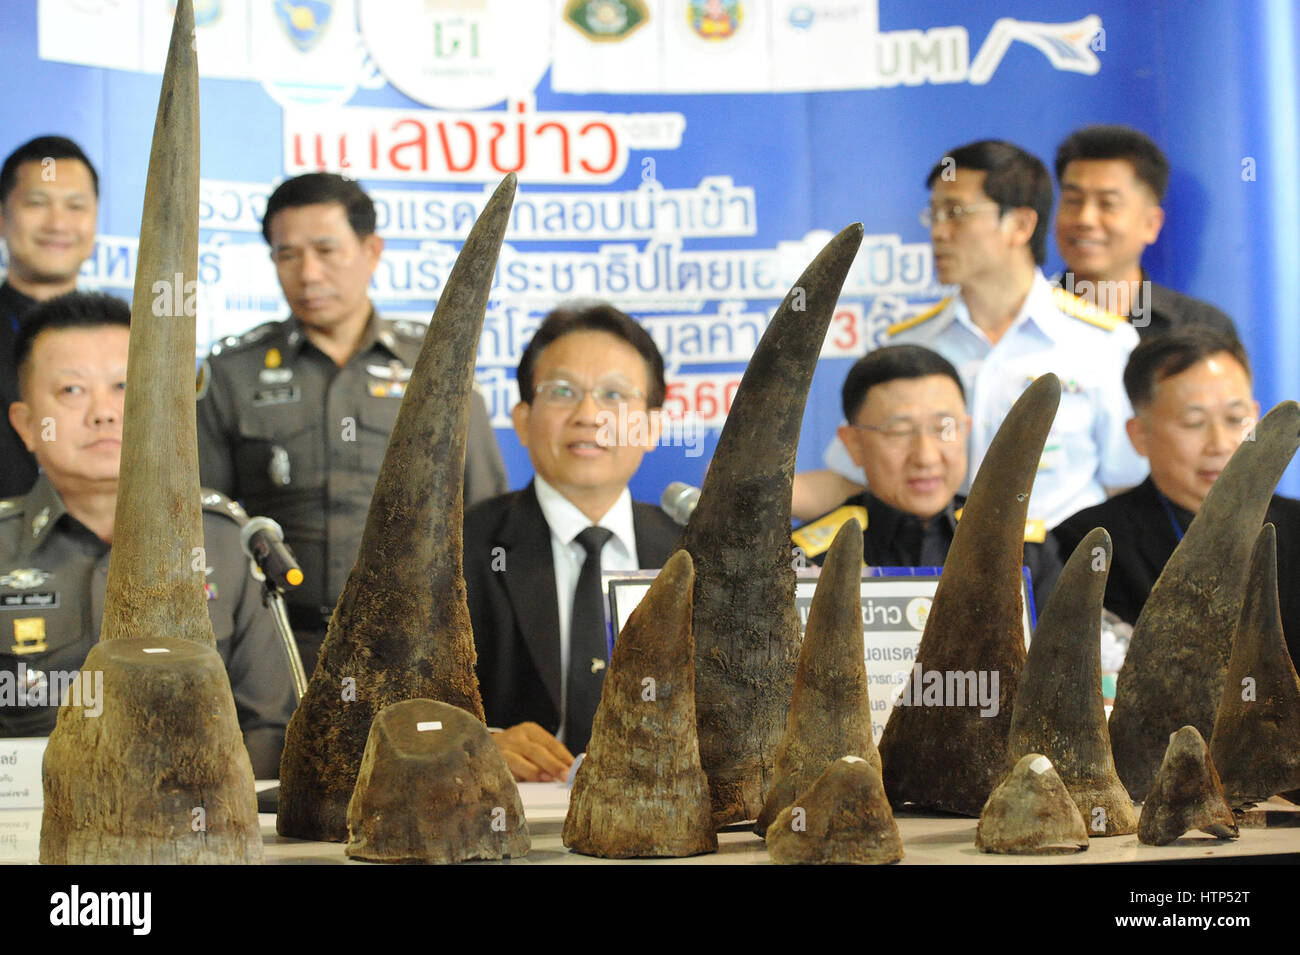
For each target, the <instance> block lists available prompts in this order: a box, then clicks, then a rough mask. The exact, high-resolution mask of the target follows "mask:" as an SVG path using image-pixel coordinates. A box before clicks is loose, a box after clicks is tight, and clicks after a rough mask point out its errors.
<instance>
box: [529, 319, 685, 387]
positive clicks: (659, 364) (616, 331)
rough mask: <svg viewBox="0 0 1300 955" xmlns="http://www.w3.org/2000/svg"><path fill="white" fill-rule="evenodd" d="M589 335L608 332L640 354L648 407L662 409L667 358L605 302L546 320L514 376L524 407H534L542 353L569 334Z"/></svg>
mask: <svg viewBox="0 0 1300 955" xmlns="http://www.w3.org/2000/svg"><path fill="white" fill-rule="evenodd" d="M588 331H590V332H607V333H608V334H610V335H613V336H614V337H615V338H621V339H622V340H623V341H625V342H627V343H628V344H629V345H631V346H632V347H633V348H635V349H636V350H637V351H638V352H639V353H640V355H641V357H642V358H644V359H645V363H646V368H647V370H648V371H649V375H648V376H647V377H648V378H649V380H650V393H649V394H648V395H646V406H647V407H650V408H661V407H663V403H664V394H665V392H666V391H667V388H666V386H665V385H664V356H663V355H661V354H660V353H659V346H658V345H656V344H655V340H654V339H653V338H651V337H650V333H649V332H647V331H646V330H645V329H644V328H642V327H641V325H640V323H639V322H637V320H636V319H634V318H633V317H632V316H630V315H627V314H625V313H623V312H620V311H619V310H618V309H616V308H615V307H614V306H613V305H607V304H605V303H603V302H602V303H599V304H594V305H582V306H568V307H566V306H562V307H560V308H557V309H555V310H554V311H552V312H551V313H550V314H549V315H547V316H546V318H545V319H543V321H542V324H541V325H540V326H539V327H538V329H537V331H536V332H535V333H534V334H533V339H532V341H530V342H529V343H528V347H527V348H525V349H524V353H523V356H522V357H521V358H520V359H519V370H518V372H516V374H515V380H516V381H517V382H518V383H519V400H520V401H522V402H524V403H525V404H530V405H531V404H532V403H533V394H534V389H535V386H534V384H533V368H534V367H535V366H536V365H537V358H538V356H539V355H541V353H542V349H544V348H545V347H546V346H547V345H549V344H551V342H553V341H555V340H556V339H557V338H560V337H562V336H564V335H567V334H569V333H570V332H588Z"/></svg>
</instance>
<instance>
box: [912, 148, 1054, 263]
mask: <svg viewBox="0 0 1300 955" xmlns="http://www.w3.org/2000/svg"><path fill="white" fill-rule="evenodd" d="M953 169H971V170H973V171H975V172H983V173H986V175H985V177H984V194H985V195H986V196H988V197H989V198H990V199H992V200H993V201H994V202H996V203H997V204H998V210H999V212H1003V213H1005V212H1009V211H1011V210H1012V209H1020V208H1029V209H1033V210H1034V211H1035V212H1036V213H1038V222H1037V223H1036V224H1035V226H1034V234H1033V235H1032V236H1030V237H1029V251H1030V252H1032V253H1033V254H1034V262H1036V263H1037V264H1038V265H1042V264H1043V263H1044V262H1046V261H1047V227H1048V220H1049V219H1050V218H1051V215H1052V198H1053V194H1052V177H1051V176H1050V175H1048V173H1047V167H1046V166H1044V165H1043V161H1042V160H1041V159H1039V158H1038V157H1037V156H1035V155H1033V154H1032V153H1028V152H1025V150H1023V149H1021V148H1020V147H1019V146H1015V145H1013V144H1011V143H1008V142H1004V141H1003V140H1000V139H981V140H979V141H977V142H973V143H967V144H966V145H965V146H959V147H958V148H956V149H954V150H951V151H950V152H948V153H947V155H945V156H944V157H943V158H942V159H940V160H939V161H938V162H937V163H935V164H934V168H933V169H931V170H930V174H929V175H928V176H926V177H925V188H927V189H930V188H932V187H933V186H934V183H935V181H936V180H937V179H939V178H940V177H941V176H943V175H944V174H945V173H949V171H950V170H953Z"/></svg>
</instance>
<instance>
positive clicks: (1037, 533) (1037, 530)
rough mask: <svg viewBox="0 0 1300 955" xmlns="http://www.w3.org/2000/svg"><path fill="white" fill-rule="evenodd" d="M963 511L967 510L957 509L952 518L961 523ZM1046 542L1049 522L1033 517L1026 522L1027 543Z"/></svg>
mask: <svg viewBox="0 0 1300 955" xmlns="http://www.w3.org/2000/svg"><path fill="white" fill-rule="evenodd" d="M963 510H965V508H961V507H959V508H957V510H955V511H953V515H952V516H953V517H954V518H955V519H956V520H958V521H960V520H961V512H962V511H963ZM1045 540H1047V521H1045V520H1043V519H1042V518H1038V517H1033V518H1030V519H1029V520H1027V521H1025V543H1027V544H1041V543H1043V541H1045Z"/></svg>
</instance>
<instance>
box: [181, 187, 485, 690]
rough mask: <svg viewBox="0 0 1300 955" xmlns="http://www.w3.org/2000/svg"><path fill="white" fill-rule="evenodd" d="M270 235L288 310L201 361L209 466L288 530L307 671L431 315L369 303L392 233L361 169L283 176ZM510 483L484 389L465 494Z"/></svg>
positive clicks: (353, 552) (208, 480) (210, 478)
mask: <svg viewBox="0 0 1300 955" xmlns="http://www.w3.org/2000/svg"><path fill="white" fill-rule="evenodd" d="M262 234H263V236H264V237H265V238H266V241H267V243H268V244H269V245H270V246H271V260H272V261H273V262H274V263H275V267H276V274H277V277H278V278H279V281H280V288H281V289H282V290H283V292H284V296H285V299H286V300H287V301H288V303H289V307H290V309H291V310H292V315H291V316H290V317H289V318H287V319H285V320H283V321H278V322H268V323H267V324H265V325H260V326H258V327H257V328H254V329H253V330H252V331H250V332H248V333H247V334H245V335H243V336H242V337H239V338H229V339H226V340H225V341H223V342H221V343H220V344H218V345H216V346H214V347H213V349H212V354H211V355H210V357H209V358H208V360H207V361H206V362H205V363H204V367H203V368H202V369H201V370H200V380H199V406H198V422H199V474H200V478H201V480H202V482H203V484H204V485H205V486H206V487H211V488H214V489H215V490H218V491H221V492H223V493H225V494H228V495H229V496H230V497H233V498H237V499H238V500H240V501H241V502H242V503H243V504H244V506H245V507H246V508H247V509H248V510H249V511H250V512H252V513H257V514H265V515H267V516H268V517H272V518H274V519H275V520H276V521H278V522H279V523H280V525H281V527H283V528H284V534H285V540H286V541H287V542H288V543H289V545H290V546H291V547H292V548H293V550H294V553H295V554H296V555H297V557H298V561H299V563H300V564H301V565H302V570H303V575H304V578H305V579H304V581H303V584H302V586H301V587H299V588H297V589H296V590H295V591H293V592H292V593H290V594H289V595H287V600H288V602H289V619H290V621H291V623H292V624H293V629H294V633H295V635H296V636H297V638H298V646H299V650H300V652H301V653H302V659H303V666H304V668H305V669H306V672H307V675H308V676H310V675H311V673H312V671H313V670H314V669H315V666H316V659H317V657H318V655H319V652H320V645H321V643H322V642H323V640H324V638H325V628H326V626H327V624H328V623H329V617H330V614H331V613H332V612H333V610H334V604H335V603H336V602H337V600H338V596H339V593H340V592H341V591H342V589H343V584H344V582H345V581H346V580H347V577H348V573H349V572H350V571H351V570H352V565H353V563H354V562H355V560H356V556H357V550H358V548H359V546H360V543H361V534H362V531H363V530H364V528H365V521H366V513H367V511H368V510H369V507H370V498H371V495H372V494H373V493H374V487H375V481H376V479H377V478H378V476H379V467H380V465H381V464H382V463H383V460H384V451H385V449H386V448H387V446H388V437H389V434H390V433H391V432H392V429H393V424H394V423H395V421H396V420H397V410H398V407H399V406H400V405H401V398H402V395H403V394H404V393H405V389H406V382H407V379H408V378H410V374H411V367H412V366H413V365H414V363H415V360H416V356H417V355H418V354H419V351H420V343H421V341H422V340H423V337H424V326H422V325H418V324H413V323H410V322H400V321H388V320H385V319H381V318H380V317H379V316H378V315H377V314H376V313H375V310H374V307H373V306H372V305H371V303H370V299H369V295H368V290H369V285H370V277H371V275H372V274H373V273H374V270H375V267H376V266H377V265H378V263H379V256H380V253H381V252H382V251H383V246H384V242H383V239H382V238H380V237H379V235H377V234H376V233H375V207H374V204H373V203H372V202H371V201H370V197H369V196H367V195H366V194H365V192H364V191H362V189H361V187H360V186H358V185H357V184H356V183H355V182H354V181H352V180H350V179H345V178H343V177H342V176H337V175H333V174H329V173H308V174H307V175H303V176H298V177H296V178H294V179H289V180H286V181H285V182H283V183H281V184H280V186H279V187H278V188H276V190H275V192H273V193H272V194H271V197H270V199H268V200H267V204H266V215H265V216H264V217H263V220H262ZM506 487H507V484H506V473H505V465H504V464H503V463H502V460H501V452H500V449H499V448H498V447H497V444H496V438H495V436H494V435H493V433H492V428H491V424H490V422H489V420H488V415H487V406H486V405H485V404H484V402H483V399H482V398H481V397H479V396H477V395H475V396H474V400H473V401H472V403H471V405H470V423H469V435H468V443H467V449H466V458H465V504H466V506H468V505H470V504H472V503H474V502H475V501H479V500H483V499H485V498H488V497H493V496H495V495H497V494H500V493H503V492H504V491H505V490H506Z"/></svg>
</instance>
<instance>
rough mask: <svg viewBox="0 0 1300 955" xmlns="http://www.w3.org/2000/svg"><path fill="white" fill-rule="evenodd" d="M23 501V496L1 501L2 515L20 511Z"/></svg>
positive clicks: (0, 512) (0, 511) (0, 515)
mask: <svg viewBox="0 0 1300 955" xmlns="http://www.w3.org/2000/svg"><path fill="white" fill-rule="evenodd" d="M22 501H23V499H22V498H21V497H11V498H8V499H6V500H3V501H0V517H5V516H6V515H13V514H17V513H19V505H20V504H21V503H22Z"/></svg>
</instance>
